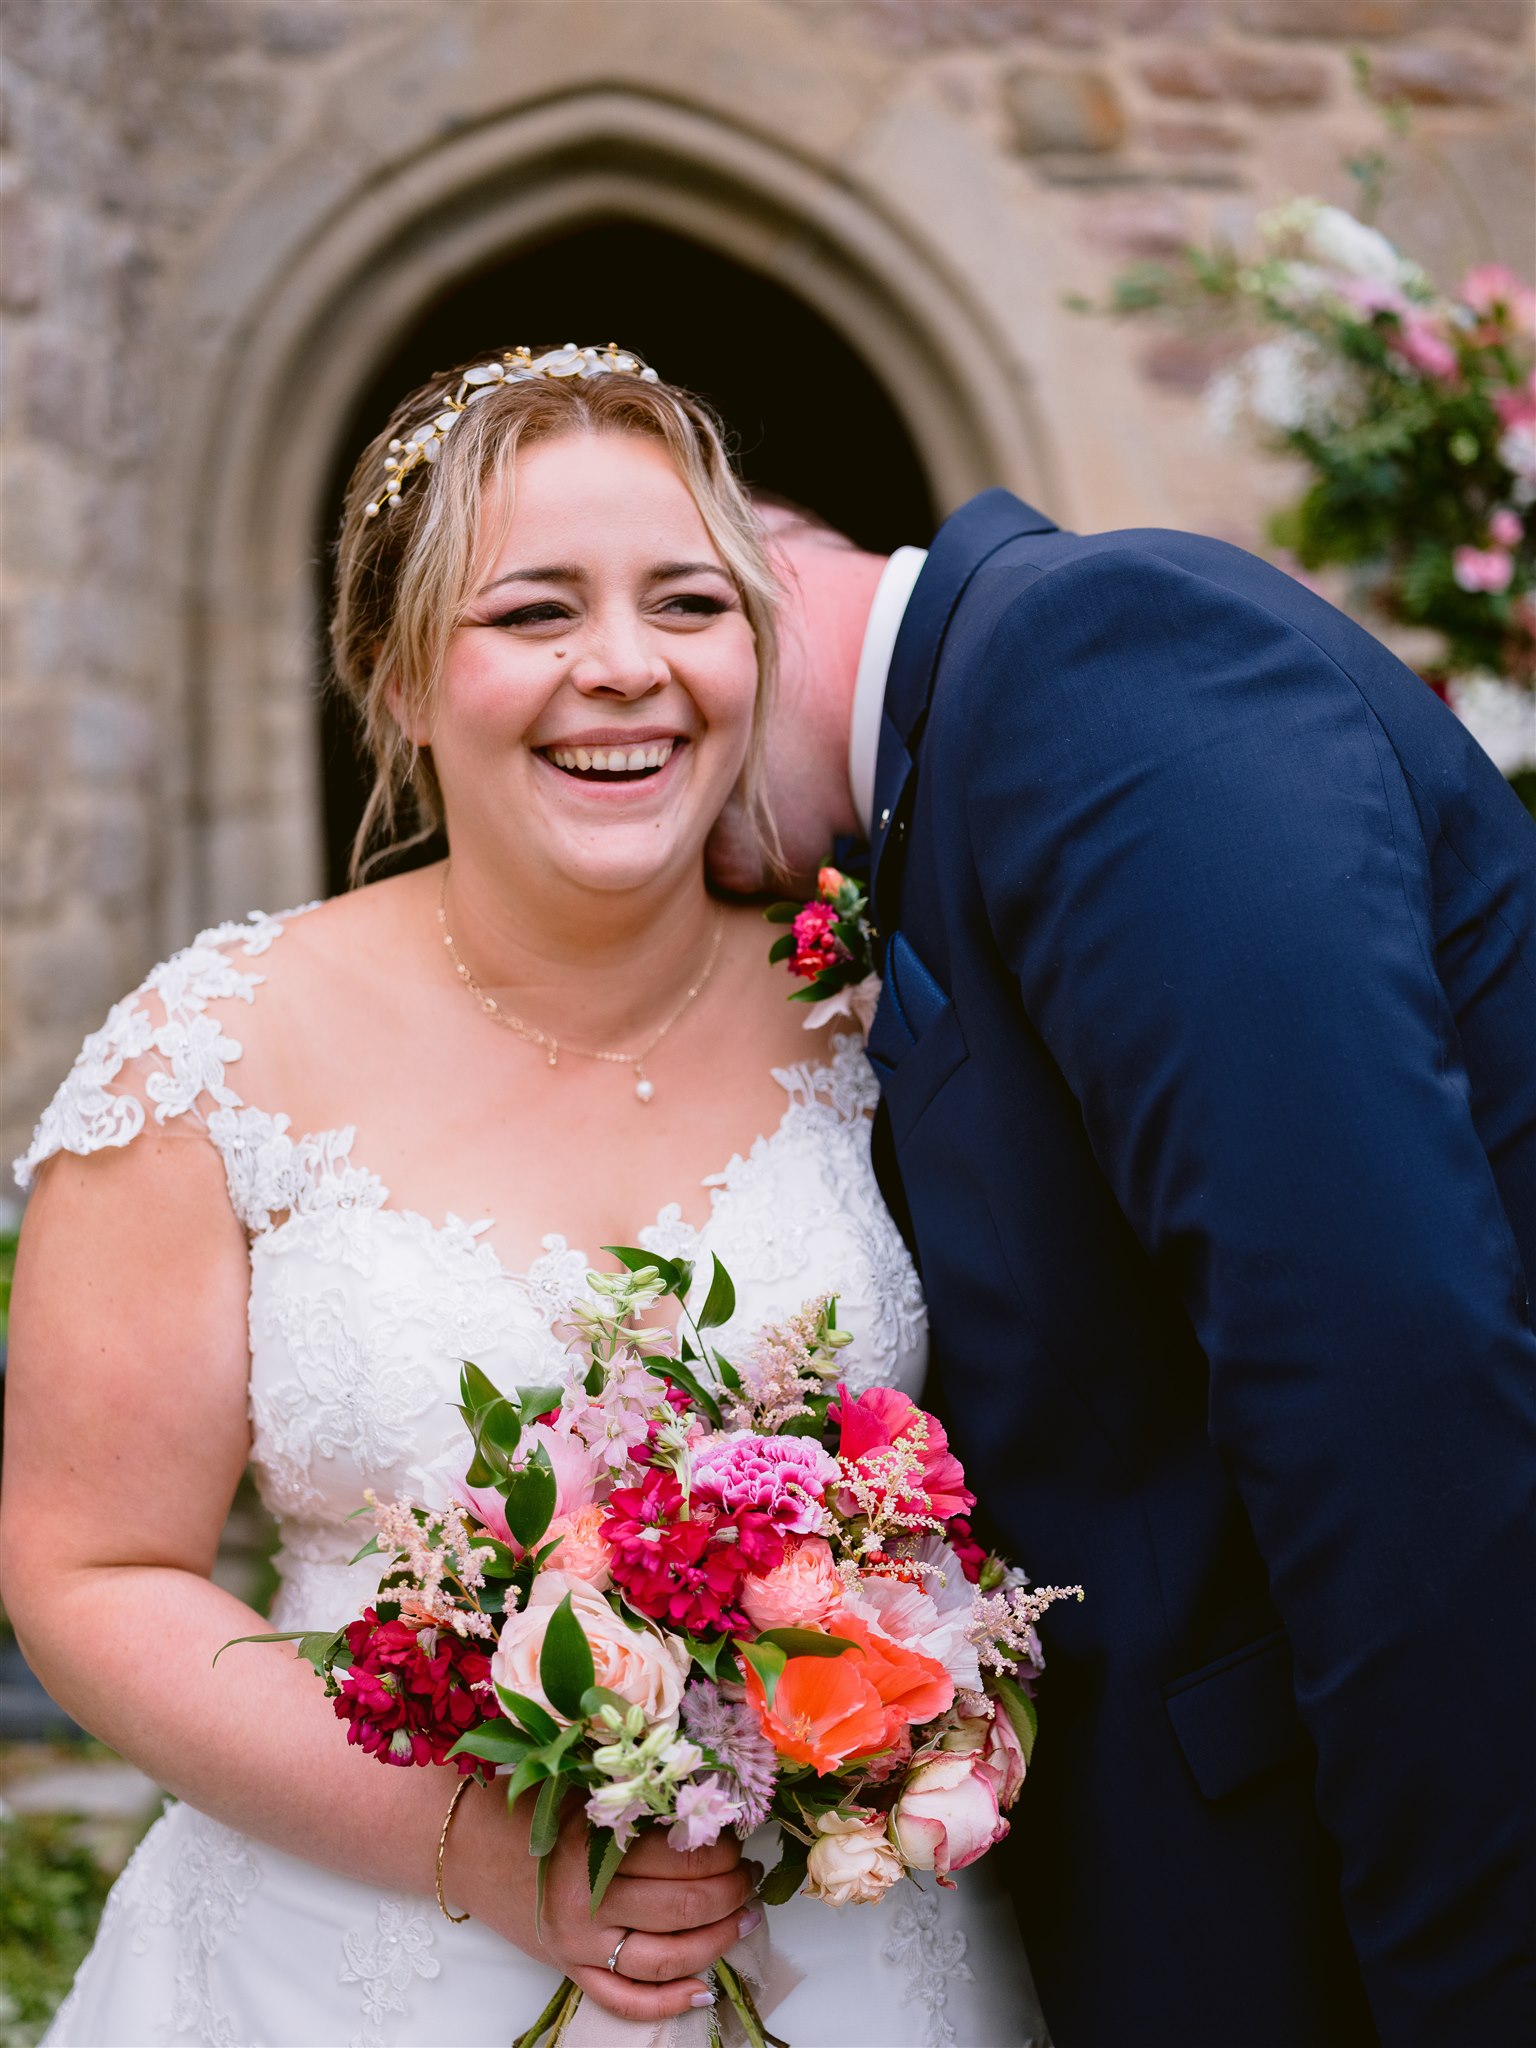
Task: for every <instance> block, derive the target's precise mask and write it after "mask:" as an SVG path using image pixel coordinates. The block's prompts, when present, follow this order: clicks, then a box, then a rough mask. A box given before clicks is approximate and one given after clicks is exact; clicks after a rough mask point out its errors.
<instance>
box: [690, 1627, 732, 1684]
mask: <svg viewBox="0 0 1536 2048" xmlns="http://www.w3.org/2000/svg"><path fill="white" fill-rule="evenodd" d="M683 1641H684V1642H685V1643H686V1644H687V1645H688V1654H689V1656H690V1657H692V1659H693V1661H694V1663H695V1664H697V1665H698V1666H699V1667H700V1668H701V1669H702V1670H704V1671H707V1672H708V1673H709V1675H710V1677H711V1678H718V1677H719V1675H720V1653H721V1651H722V1650H728V1649H729V1648H730V1647H731V1639H730V1637H729V1636H716V1637H715V1639H714V1641H713V1642H712V1643H706V1642H703V1641H701V1639H700V1638H699V1637H698V1636H691V1635H689V1634H688V1633H687V1632H686V1630H685V1631H684V1633H683Z"/></svg>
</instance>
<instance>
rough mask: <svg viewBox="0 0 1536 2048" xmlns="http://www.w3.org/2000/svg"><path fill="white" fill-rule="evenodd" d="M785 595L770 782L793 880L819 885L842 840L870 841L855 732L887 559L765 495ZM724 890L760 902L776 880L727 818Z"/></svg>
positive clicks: (715, 849)
mask: <svg viewBox="0 0 1536 2048" xmlns="http://www.w3.org/2000/svg"><path fill="white" fill-rule="evenodd" d="M755 503H756V507H757V511H758V515H759V517H760V518H761V520H762V523H763V525H764V527H765V528H766V529H767V532H768V536H769V542H770V549H771V552H772V556H773V565H774V568H775V569H776V570H777V572H778V576H779V581H780V583H781V585H782V587H783V592H784V596H783V601H782V603H781V605H780V608H779V687H778V693H777V698H776V701H775V703H774V705H773V708H772V711H771V712H770V714H769V720H768V729H767V734H766V747H765V757H764V764H763V781H764V787H765V790H766V794H767V799H768V807H769V810H770V811H771V812H772V814H773V819H774V823H775V825H776V826H777V828H778V833H779V840H780V843H781V845H782V847H783V853H784V866H785V869H786V870H787V873H788V874H789V875H790V876H794V877H797V878H801V879H805V878H809V877H810V876H813V875H814V874H815V872H816V870H817V868H818V867H819V866H820V865H821V863H822V862H823V861H825V859H826V858H827V855H828V854H829V853H830V851H831V848H832V841H833V840H834V839H835V838H836V837H838V835H839V834H840V833H853V834H857V835H858V836H859V837H861V838H862V836H863V835H864V833H865V831H866V830H867V828H868V820H867V819H865V818H859V817H857V816H856V815H855V811H854V803H853V797H852V795H851V794H850V792H849V788H848V727H849V723H850V720H851V719H852V716H853V686H854V680H855V678H856V676H857V675H858V670H859V652H860V649H861V648H862V646H863V644H864V628H865V626H866V625H867V624H868V622H869V608H870V605H871V604H872V603H873V602H874V596H875V586H876V584H877V583H878V582H879V581H880V575H881V572H882V570H883V569H884V568H885V557H884V556H883V555H871V554H866V553H865V551H864V550H863V549H862V548H860V547H857V546H855V544H854V543H853V542H852V541H851V540H849V538H848V537H847V535H846V534H842V533H839V532H838V531H837V529H836V528H835V527H832V526H829V525H828V524H827V523H826V521H825V520H823V519H820V518H818V517H817V515H816V514H815V513H813V512H807V511H806V510H804V509H803V507H801V506H799V505H794V504H791V503H790V502H789V501H788V500H786V499H783V498H778V497H774V496H772V495H770V494H768V493H763V494H760V495H758V496H757V498H756V499H755ZM709 865H710V872H711V875H712V877H713V879H714V880H715V882H716V883H718V884H719V885H720V886H721V887H722V888H725V889H728V890H732V891H735V892H738V893H740V894H743V895H751V894H754V893H756V892H757V891H758V890H760V889H762V888H764V887H766V886H767V885H768V884H769V882H770V880H771V877H769V876H768V875H767V874H766V873H765V871H764V866H763V858H762V853H761V850H760V848H759V846H758V844H757V842H756V840H755V839H754V838H753V837H752V835H751V834H750V833H749V832H748V831H747V830H746V829H745V825H744V821H743V820H740V819H738V818H737V816H736V814H735V807H734V806H732V808H731V809H729V810H727V811H726V813H725V815H724V816H723V817H722V819H721V820H720V823H719V825H718V826H717V827H716V829H715V833H714V836H713V838H712V839H711V841H710V849H709Z"/></svg>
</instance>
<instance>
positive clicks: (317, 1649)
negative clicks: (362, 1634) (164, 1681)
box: [213, 1628, 352, 1677]
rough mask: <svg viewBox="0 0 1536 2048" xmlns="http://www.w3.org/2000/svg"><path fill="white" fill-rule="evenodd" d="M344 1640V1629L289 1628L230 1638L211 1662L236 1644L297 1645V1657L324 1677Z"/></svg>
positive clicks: (217, 1651)
mask: <svg viewBox="0 0 1536 2048" xmlns="http://www.w3.org/2000/svg"><path fill="white" fill-rule="evenodd" d="M346 1640H347V1632H346V1630H345V1629H344V1628H339V1629H335V1630H333V1631H331V1632H329V1633H326V1632H325V1631H317V1630H312V1629H302V1628H291V1629H283V1630H280V1631H279V1632H278V1633H277V1634H275V1635H259V1636H231V1638H230V1640H229V1641H228V1642H227V1643H221V1644H220V1645H219V1647H218V1649H217V1650H215V1651H214V1653H213V1661H214V1663H215V1664H217V1663H218V1661H219V1659H220V1658H221V1657H222V1656H223V1654H224V1652H225V1651H226V1650H232V1649H234V1647H235V1646H236V1644H237V1643H297V1644H298V1646H299V1655H300V1656H301V1657H303V1658H304V1659H305V1660H306V1661H307V1662H308V1663H310V1664H313V1666H314V1667H315V1672H316V1674H317V1676H320V1677H323V1676H324V1675H325V1667H326V1666H327V1665H328V1664H333V1663H335V1662H336V1654H335V1653H336V1651H337V1650H338V1649H339V1648H340V1647H341V1646H342V1645H344V1644H345V1642H346ZM351 1661H352V1660H351V1658H350V1657H349V1658H348V1659H347V1662H348V1664H349V1665H350V1663H351Z"/></svg>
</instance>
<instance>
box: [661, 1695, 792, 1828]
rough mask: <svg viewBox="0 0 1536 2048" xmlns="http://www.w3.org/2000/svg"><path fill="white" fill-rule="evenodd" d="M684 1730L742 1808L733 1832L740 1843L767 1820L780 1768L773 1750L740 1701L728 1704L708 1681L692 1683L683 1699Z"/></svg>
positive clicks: (753, 1716) (756, 1720) (755, 1717)
mask: <svg viewBox="0 0 1536 2048" xmlns="http://www.w3.org/2000/svg"><path fill="white" fill-rule="evenodd" d="M683 1726H684V1727H685V1728H686V1729H687V1730H688V1733H689V1734H690V1735H691V1736H692V1738H693V1740H694V1741H695V1742H696V1743H697V1744H698V1745H699V1747H700V1748H701V1749H704V1750H707V1751H708V1752H709V1754H710V1755H711V1756H712V1757H713V1758H714V1760H715V1762H716V1764H717V1765H718V1766H719V1768H720V1771H721V1773H722V1775H723V1776H724V1778H725V1780H726V1784H727V1787H728V1789H729V1790H730V1791H731V1792H732V1793H733V1794H734V1795H735V1797H736V1798H737V1800H739V1802H740V1804H741V1815H740V1818H739V1819H738V1820H737V1821H736V1823H735V1827H736V1832H737V1834H738V1835H740V1836H741V1838H742V1840H743V1841H745V1840H746V1838H747V1836H748V1835H750V1834H751V1833H752V1831H753V1829H754V1828H759V1827H761V1826H762V1824H763V1822H764V1821H765V1820H766V1819H767V1818H768V1807H769V1803H770V1801H771V1800H772V1798H773V1788H774V1783H775V1781H776V1780H777V1777H778V1771H779V1763H778V1757H777V1755H776V1754H775V1752H774V1747H773V1744H772V1743H771V1742H770V1741H769V1740H768V1738H767V1737H766V1736H765V1735H764V1733H763V1731H762V1728H761V1726H760V1725H759V1723H758V1718H757V1715H756V1713H755V1712H754V1711H753V1709H752V1708H751V1707H750V1706H748V1704H747V1702H746V1700H745V1699H744V1698H732V1697H730V1696H729V1695H728V1694H727V1693H726V1691H725V1689H724V1688H723V1687H721V1686H719V1685H716V1684H714V1683H713V1682H712V1681H710V1680H707V1679H695V1680H694V1682H693V1684H692V1685H690V1686H689V1688H688V1690H687V1692H686V1693H684V1695H683Z"/></svg>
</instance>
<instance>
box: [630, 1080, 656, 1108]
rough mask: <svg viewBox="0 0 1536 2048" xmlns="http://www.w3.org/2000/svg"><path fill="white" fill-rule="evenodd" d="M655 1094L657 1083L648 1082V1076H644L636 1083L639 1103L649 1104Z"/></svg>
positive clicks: (636, 1094)
mask: <svg viewBox="0 0 1536 2048" xmlns="http://www.w3.org/2000/svg"><path fill="white" fill-rule="evenodd" d="M655 1093H656V1083H655V1082H654V1081H651V1080H647V1078H646V1076H645V1075H644V1074H642V1075H641V1076H640V1078H639V1080H638V1081H636V1083H635V1099H636V1100H637V1101H639V1102H649V1101H650V1099H651V1097H652V1096H653V1095H654V1094H655Z"/></svg>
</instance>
